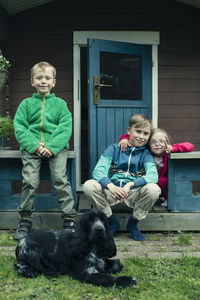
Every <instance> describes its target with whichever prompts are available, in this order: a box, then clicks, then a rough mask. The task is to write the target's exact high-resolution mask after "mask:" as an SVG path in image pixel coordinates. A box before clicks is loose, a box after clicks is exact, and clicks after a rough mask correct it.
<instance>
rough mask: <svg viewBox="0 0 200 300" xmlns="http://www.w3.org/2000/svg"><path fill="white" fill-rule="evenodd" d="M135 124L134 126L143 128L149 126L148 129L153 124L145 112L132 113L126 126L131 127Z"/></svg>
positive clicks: (151, 127) (151, 128)
mask: <svg viewBox="0 0 200 300" xmlns="http://www.w3.org/2000/svg"><path fill="white" fill-rule="evenodd" d="M133 125H134V126H135V128H139V127H141V128H143V127H147V126H150V130H151V131H152V130H153V124H152V121H151V120H150V119H149V118H148V117H147V116H146V115H145V114H135V115H133V116H132V117H131V118H130V120H129V124H128V127H129V128H131V127H132V126H133Z"/></svg>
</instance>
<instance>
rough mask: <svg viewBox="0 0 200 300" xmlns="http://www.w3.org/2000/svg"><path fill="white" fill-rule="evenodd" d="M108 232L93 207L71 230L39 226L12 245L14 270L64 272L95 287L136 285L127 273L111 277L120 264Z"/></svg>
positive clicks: (103, 217) (28, 274) (105, 222)
mask: <svg viewBox="0 0 200 300" xmlns="http://www.w3.org/2000/svg"><path fill="white" fill-rule="evenodd" d="M115 255H116V245H115V242H114V240H113V237H112V235H111V234H110V231H109V226H108V219H107V217H106V215H105V214H104V213H103V212H101V211H97V210H95V209H91V210H90V211H88V212H86V213H85V214H84V215H83V216H82V218H81V219H80V222H79V224H78V228H77V230H76V231H75V232H67V231H65V230H62V231H59V230H54V229H41V230H35V231H33V232H31V233H29V234H28V235H27V236H26V237H25V238H24V239H22V240H21V241H20V242H19V244H18V246H17V248H16V258H17V261H18V262H17V263H16V264H15V265H14V266H15V268H16V270H17V272H18V273H19V274H21V275H23V276H24V277H36V276H38V275H40V274H45V275H47V276H58V275H62V274H68V275H70V276H71V277H72V278H74V279H78V280H80V281H82V282H87V283H91V284H94V285H98V286H105V287H109V286H113V285H116V286H121V287H127V286H132V285H136V280H135V279H134V278H133V277H131V276H119V277H117V276H112V275H111V273H117V272H120V271H121V270H122V268H123V265H122V264H121V263H120V260H118V259H110V258H112V257H113V256H115Z"/></svg>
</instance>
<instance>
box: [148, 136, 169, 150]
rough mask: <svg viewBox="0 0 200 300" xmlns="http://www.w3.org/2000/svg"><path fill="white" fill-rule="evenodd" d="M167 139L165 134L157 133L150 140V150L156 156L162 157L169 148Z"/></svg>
mask: <svg viewBox="0 0 200 300" xmlns="http://www.w3.org/2000/svg"><path fill="white" fill-rule="evenodd" d="M167 144H168V143H167V138H166V136H165V134H164V133H163V132H156V133H154V134H153V135H152V137H151V140H150V150H151V152H152V153H153V154H154V155H156V156H162V155H163V154H164V153H165V151H166V148H167Z"/></svg>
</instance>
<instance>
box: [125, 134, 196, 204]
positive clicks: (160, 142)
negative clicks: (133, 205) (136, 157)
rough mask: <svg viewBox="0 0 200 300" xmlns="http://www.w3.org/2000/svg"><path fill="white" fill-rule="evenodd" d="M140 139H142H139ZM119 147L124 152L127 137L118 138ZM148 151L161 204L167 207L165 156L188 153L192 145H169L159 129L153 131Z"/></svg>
mask: <svg viewBox="0 0 200 300" xmlns="http://www.w3.org/2000/svg"><path fill="white" fill-rule="evenodd" d="M141 138H142V137H141ZM119 140H120V142H119V147H121V150H122V151H126V149H127V145H128V140H129V135H128V134H123V135H122V136H121V137H120V139H119ZM149 146H150V150H151V152H152V153H153V155H154V159H155V163H156V166H157V170H158V175H159V178H158V185H159V187H160V188H161V191H162V194H161V197H164V199H165V201H164V202H163V203H162V204H161V205H162V206H167V198H168V174H167V154H168V153H171V152H190V151H192V150H193V148H194V145H193V144H190V143H188V142H185V143H180V144H174V145H171V138H170V136H169V134H168V133H167V132H166V131H165V130H164V129H161V128H156V129H154V130H153V132H152V135H151V138H150V140H149Z"/></svg>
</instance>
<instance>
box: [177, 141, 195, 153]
mask: <svg viewBox="0 0 200 300" xmlns="http://www.w3.org/2000/svg"><path fill="white" fill-rule="evenodd" d="M193 148H194V145H193V144H191V143H188V142H185V143H180V144H174V145H172V152H191V151H192V150H193Z"/></svg>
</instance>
